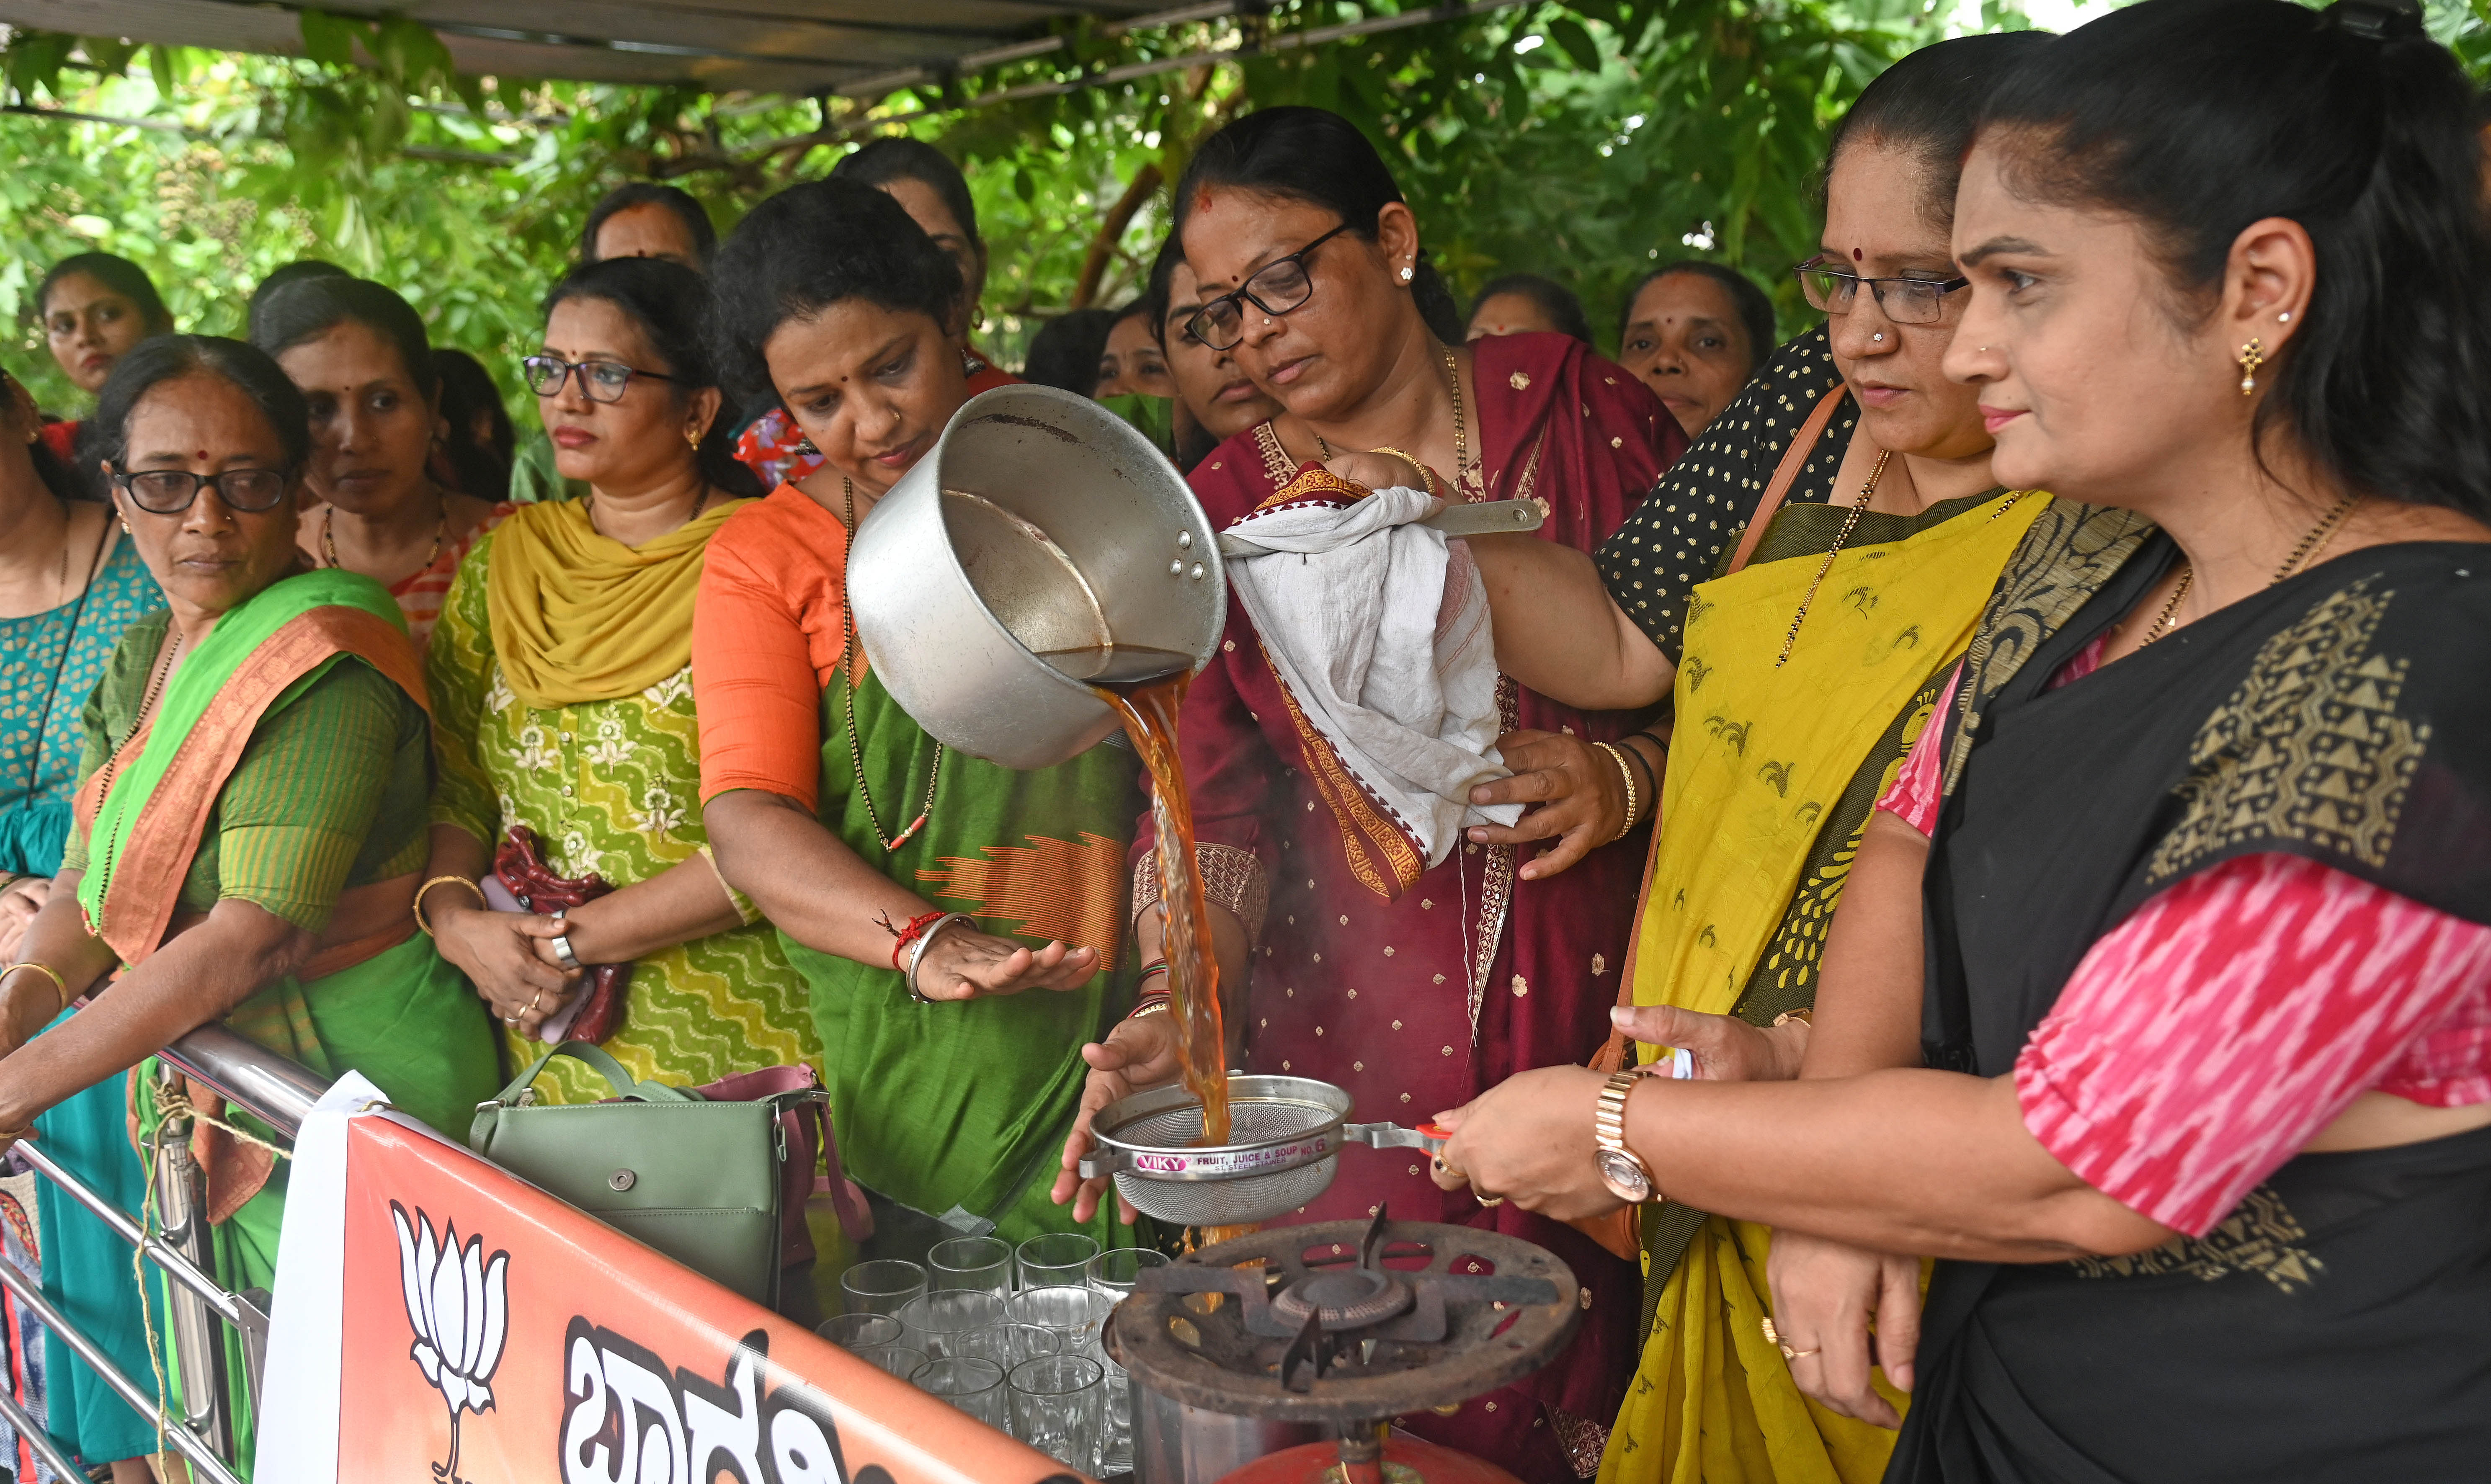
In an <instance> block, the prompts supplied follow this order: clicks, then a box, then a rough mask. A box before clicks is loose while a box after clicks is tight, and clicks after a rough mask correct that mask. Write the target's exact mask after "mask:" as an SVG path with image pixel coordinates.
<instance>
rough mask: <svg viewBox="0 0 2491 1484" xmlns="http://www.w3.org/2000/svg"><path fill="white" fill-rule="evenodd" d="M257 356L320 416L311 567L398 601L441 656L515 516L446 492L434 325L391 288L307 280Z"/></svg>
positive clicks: (257, 338)
mask: <svg viewBox="0 0 2491 1484" xmlns="http://www.w3.org/2000/svg"><path fill="white" fill-rule="evenodd" d="M251 343H253V344H255V345H257V346H258V347H259V348H260V349H262V350H264V351H266V352H268V353H269V354H270V355H272V356H275V357H276V358H277V364H278V365H281V366H283V367H285V374H286V375H288V376H291V377H293V378H294V384H295V385H296V386H298V387H300V388H302V389H303V399H304V401H305V402H307V403H308V404H309V406H310V408H311V441H312V447H313V453H312V456H311V467H310V469H309V470H308V482H309V484H310V486H311V492H312V493H313V494H315V495H317V496H319V497H320V502H321V503H320V505H319V507H318V508H317V509H313V510H312V511H311V512H310V513H309V515H308V518H307V519H306V520H305V521H304V531H303V550H304V554H305V555H306V556H307V557H308V558H309V559H310V561H311V565H312V566H314V567H344V568H345V569H346V570H348V571H355V572H361V573H363V574H364V575H365V576H366V577H369V578H371V579H372V580H373V581H375V582H378V583H380V584H381V585H382V586H384V587H386V588H388V589H389V590H390V597H395V598H396V599H397V606H398V611H400V612H402V613H404V614H405V615H406V626H407V631H408V632H409V633H411V634H413V635H414V636H415V642H416V645H417V647H418V648H422V647H423V646H425V645H426V644H428V643H430V642H431V640H432V627H433V626H434V625H435V624H437V623H439V622H440V620H441V600H442V598H443V597H446V596H448V594H449V592H450V580H451V578H453V577H454V576H456V575H457V572H458V564H459V563H460V562H462V561H464V560H465V559H466V556H467V553H468V552H469V551H470V550H472V549H474V547H475V545H476V542H477V540H478V539H479V538H482V537H483V536H484V533H485V532H487V531H489V530H491V529H492V528H493V527H494V526H496V525H498V524H500V523H501V521H502V519H503V518H504V517H505V516H507V515H509V514H510V513H511V511H512V510H513V509H515V507H513V506H509V505H503V506H492V505H487V504H485V503H484V501H482V500H479V499H477V498H475V497H474V496H472V495H462V494H458V493H456V492H454V491H453V490H449V489H445V488H443V487H442V486H441V485H439V484H437V483H435V482H433V480H432V476H431V473H430V468H431V458H432V453H433V451H434V450H435V449H436V448H438V447H440V446H441V444H442V443H443V442H444V440H445V439H446V438H447V437H449V436H450V429H449V426H448V424H447V423H446V422H444V421H443V419H442V416H441V377H440V375H439V374H438V373H437V372H436V371H435V370H434V369H433V361H432V346H431V344H430V342H429V341H428V340H427V339H426V338H425V333H424V321H423V320H422V319H421V318H419V317H418V316H417V315H416V312H415V310H414V309H413V308H412V307H410V306H408V304H407V302H406V301H405V300H403V299H400V298H399V297H398V296H397V295H396V294H395V293H393V292H391V291H390V290H389V289H387V288H384V287H382V286H381V285H380V284H377V283H366V282H365V281H364V280H363V279H361V278H348V277H343V276H323V277H315V278H303V279H298V280H297V281H295V282H292V283H288V284H285V285H284V286H282V287H280V288H278V290H277V291H276V292H274V293H272V294H270V295H269V296H268V298H266V299H265V300H263V301H261V303H260V306H259V307H258V310H257V312H255V313H254V314H253V315H252V316H251Z"/></svg>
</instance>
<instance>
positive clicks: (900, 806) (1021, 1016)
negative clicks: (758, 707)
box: [780, 669, 1141, 1247]
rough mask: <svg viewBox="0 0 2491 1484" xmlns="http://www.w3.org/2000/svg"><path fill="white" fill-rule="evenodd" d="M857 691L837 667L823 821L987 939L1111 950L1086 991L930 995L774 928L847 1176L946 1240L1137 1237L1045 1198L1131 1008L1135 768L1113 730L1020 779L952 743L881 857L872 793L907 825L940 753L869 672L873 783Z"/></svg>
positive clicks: (889, 816) (884, 811) (865, 704)
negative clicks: (1111, 1038) (1106, 1037)
mask: <svg viewBox="0 0 2491 1484" xmlns="http://www.w3.org/2000/svg"><path fill="white" fill-rule="evenodd" d="M847 684H848V682H847V679H846V672H845V671H844V670H843V671H842V672H841V673H840V677H839V679H838V680H836V681H835V682H834V683H833V684H832V685H831V687H830V689H829V690H828V691H826V692H825V693H824V695H823V698H822V737H823V743H822V791H821V808H820V817H821V820H822V823H823V824H825V825H827V826H829V827H830V829H831V830H832V832H833V833H835V834H836V835H837V836H838V837H839V838H840V839H841V840H842V841H844V842H845V843H846V844H847V846H848V848H849V849H851V850H853V851H855V852H856V853H857V854H858V855H860V856H862V857H864V858H865V860H867V861H868V862H870V863H872V864H873V865H875V866H876V867H878V868H880V869H882V870H884V871H887V872H889V873H890V875H891V876H892V878H893V879H894V880H895V881H898V882H900V883H902V884H903V885H906V886H909V887H914V888H915V889H917V890H919V891H921V892H923V893H924V895H925V896H926V897H927V898H928V899H929V900H931V901H932V902H933V903H934V905H936V906H937V907H942V908H945V909H947V910H950V911H954V912H963V913H967V914H969V915H970V916H971V917H975V918H977V919H978V926H979V927H981V928H982V929H983V930H985V931H987V932H990V933H995V934H998V935H1001V936H1005V937H1010V938H1014V939H1017V940H1019V941H1020V942H1022V943H1025V944H1028V945H1029V946H1032V947H1041V946H1045V945H1046V944H1047V943H1048V942H1050V941H1052V940H1056V939H1061V940H1063V941H1064V942H1066V943H1068V944H1072V945H1075V946H1089V947H1095V948H1097V949H1099V954H1100V957H1101V961H1102V962H1101V968H1100V972H1099V974H1098V975H1096V976H1094V977H1093V978H1092V979H1091V981H1090V982H1089V983H1088V984H1085V985H1083V986H1082V987H1081V988H1079V989H1075V990H1064V991H1055V990H1040V989H1034V990H1029V991H1027V992H1025V993H1022V994H1018V995H1011V996H1004V997H1000V998H995V999H981V1000H972V1001H968V1002H965V1003H951V1004H918V1003H917V1002H916V1001H915V1000H913V999H911V998H910V996H909V993H908V988H907V986H906V984H905V983H903V982H902V981H901V977H900V975H898V974H896V973H894V971H892V970H891V969H889V968H886V967H883V966H881V965H875V964H860V963H857V962H854V961H853V960H850V959H844V958H838V957H835V956H834V955H831V954H827V953H821V952H817V951H815V950H813V949H811V948H807V947H806V946H803V945H802V944H799V943H796V942H795V941H793V940H792V939H788V938H787V937H786V936H785V935H784V934H781V935H780V942H781V943H782V944H783V945H784V946H785V947H786V950H787V957H788V958H789V959H790V960H791V961H793V962H794V964H795V965H796V967H797V968H798V969H799V970H800V971H802V972H803V973H804V975H805V977H806V982H807V983H808V985H809V986H810V989H811V999H812V1010H813V1021H814V1024H815V1025H816V1026H817V1027H818V1028H819V1030H820V1033H821V1041H822V1045H823V1047H824V1048H825V1057H824V1060H825V1062H826V1070H827V1071H828V1073H829V1083H830V1089H831V1106H832V1107H834V1108H835V1109H836V1110H837V1117H838V1138H839V1155H840V1158H841V1159H842V1160H844V1161H845V1163H846V1166H847V1172H848V1174H849V1175H851V1176H853V1177H854V1178H856V1179H857V1180H858V1181H859V1182H860V1183H862V1184H864V1185H865V1187H866V1188H867V1189H868V1190H871V1191H873V1192H875V1193H877V1194H879V1195H881V1196H883V1197H885V1198H886V1199H888V1200H889V1201H891V1202H893V1203H895V1204H896V1205H898V1206H900V1207H903V1208H908V1209H910V1210H914V1211H919V1212H923V1213H924V1214H925V1215H927V1216H930V1217H932V1218H934V1220H935V1222H936V1223H937V1224H939V1226H940V1227H942V1228H944V1229H947V1234H948V1235H955V1236H976V1235H982V1234H985V1233H992V1234H994V1235H995V1236H998V1237H1003V1238H1004V1239H1006V1240H1008V1241H1013V1242H1018V1241H1020V1240H1021V1239H1023V1238H1025V1237H1033V1236H1036V1235H1038V1234H1039V1233H1040V1232H1064V1231H1082V1232H1087V1233H1088V1234H1089V1235H1091V1236H1093V1237H1097V1238H1098V1239H1099V1244H1100V1245H1101V1246H1104V1247H1120V1246H1129V1245H1132V1242H1133V1232H1132V1228H1131V1227H1129V1226H1128V1225H1126V1224H1125V1223H1124V1222H1122V1221H1121V1220H1119V1219H1118V1218H1117V1214H1116V1210H1115V1203H1114V1202H1113V1201H1109V1202H1106V1203H1104V1205H1103V1206H1102V1208H1100V1210H1099V1213H1098V1215H1097V1216H1095V1217H1094V1218H1093V1219H1092V1220H1091V1221H1090V1222H1088V1223H1087V1224H1086V1225H1085V1224H1078V1223H1075V1222H1074V1221H1073V1220H1072V1214H1071V1208H1070V1207H1069V1206H1061V1207H1060V1206H1057V1205H1055V1204H1054V1203H1053V1202H1052V1201H1051V1200H1050V1199H1049V1198H1048V1197H1049V1190H1050V1188H1051V1187H1052V1185H1053V1182H1054V1177H1055V1172H1056V1169H1057V1161H1058V1160H1059V1158H1060V1157H1061V1155H1062V1153H1063V1149H1064V1140H1065V1137H1066V1135H1067V1134H1069V1133H1070V1131H1071V1126H1072V1120H1073V1118H1074V1116H1075V1114H1076V1113H1077V1112H1078V1110H1079V1108H1080V1103H1081V1088H1082V1083H1083V1081H1084V1079H1085V1076H1086V1074H1087V1072H1088V1066H1087V1063H1085V1062H1082V1060H1081V1058H1080V1057H1079V1056H1078V1055H1077V1052H1078V1050H1079V1048H1080V1047H1081V1045H1082V1044H1083V1043H1084V1042H1086V1041H1093V1040H1097V1039H1099V1037H1100V1036H1102V1035H1103V1034H1104V1033H1106V1032H1107V1030H1108V1029H1109V1028H1110V1027H1112V1026H1113V1025H1114V1024H1115V1023H1116V1020H1117V1019H1118V1018H1119V1017H1120V1016H1122V1015H1123V1014H1124V1012H1125V1011H1126V1009H1127V1008H1128V1007H1129V1006H1130V1004H1131V1003H1132V981H1133V974H1134V969H1135V965H1134V964H1133V963H1132V962H1131V955H1130V952H1129V950H1128V946H1127V944H1126V932H1125V902H1126V896H1127V887H1126V867H1125V852H1126V845H1127V842H1128V841H1129V840H1130V839H1131V838H1132V832H1133V821H1134V819H1135V817H1136V816H1137V814H1138V812H1139V810H1140V807H1141V795H1140V790H1139V789H1138V787H1137V786H1136V782H1135V780H1136V778H1137V777H1138V775H1139V772H1140V764H1139V762H1138V761H1137V760H1136V759H1135V758H1134V756H1133V754H1132V752H1131V751H1130V750H1129V749H1128V748H1126V747H1123V746H1120V745H1113V744H1107V743H1101V744H1100V745H1099V746H1096V747H1093V748H1091V749H1090V750H1089V751H1087V752H1085V753H1083V754H1081V755H1080V756H1079V757H1077V758H1074V759H1073V760H1071V761H1070V762H1069V763H1061V764H1058V765H1057V766H1055V767H1053V768H1048V769H1042V770H1040V771H1034V772H1018V771H1013V770H1011V769H1008V768H999V767H997V766H996V765H994V764H992V763H987V762H982V761H981V760H979V759H977V758H972V757H967V756H964V755H963V754H960V753H957V752H953V751H952V750H950V749H948V748H943V749H940V750H941V756H942V776H941V778H940V779H939V781H938V782H937V783H936V785H935V788H934V793H933V806H932V808H931V809H930V810H928V812H927V815H926V819H925V824H924V827H923V829H920V830H918V831H917V833H916V834H914V835H912V836H910V837H909V838H908V839H907V840H906V841H905V842H904V843H902V844H901V845H900V846H899V848H898V849H896V850H892V851H885V850H884V849H883V847H882V839H881V838H877V835H876V830H875V826H874V824H873V822H872V820H871V819H870V818H869V817H868V815H867V810H866V803H865V793H869V794H870V796H871V799H872V801H873V805H874V807H875V808H876V809H877V810H878V811H879V812H880V814H881V819H882V828H883V829H885V830H893V831H896V830H904V829H906V828H907V825H908V822H909V821H910V820H913V819H915V818H916V815H917V810H918V809H919V808H920V807H921V806H923V804H924V803H925V799H926V778H927V774H928V772H929V771H930V770H931V769H932V768H933V767H934V766H935V755H936V752H937V750H938V748H937V744H936V743H935V742H934V739H932V738H931V737H928V736H926V735H925V732H924V729H923V728H922V727H920V726H918V724H917V723H916V722H915V721H914V720H912V719H910V717H909V715H908V713H906V712H903V711H901V710H900V708H899V703H898V702H896V701H894V700H893V699H892V696H891V693H890V692H889V691H888V690H885V689H884V688H883V685H882V682H881V680H880V679H879V678H878V677H876V676H875V675H874V674H873V673H872V671H871V670H870V669H868V670H867V672H866V674H865V684H863V685H862V686H860V687H858V689H857V692H856V729H857V742H858V744H859V746H858V750H859V752H860V753H861V754H862V756H863V759H864V764H865V792H862V793H861V792H860V790H859V788H858V786H857V781H858V780H857V776H856V773H857V770H856V768H855V767H854V766H853V765H852V763H851V761H850V754H849V748H848V733H847V717H846V710H845V699H846V697H845V690H846V686H847ZM885 837H887V836H885Z"/></svg>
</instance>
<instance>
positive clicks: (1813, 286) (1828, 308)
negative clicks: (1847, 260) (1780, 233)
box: [1791, 258, 1972, 325]
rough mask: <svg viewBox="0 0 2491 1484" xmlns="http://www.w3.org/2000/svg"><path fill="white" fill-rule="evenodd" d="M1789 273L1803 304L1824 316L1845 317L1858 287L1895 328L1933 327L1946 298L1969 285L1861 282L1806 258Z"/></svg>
mask: <svg viewBox="0 0 2491 1484" xmlns="http://www.w3.org/2000/svg"><path fill="white" fill-rule="evenodd" d="M1791 272H1793V273H1795V274H1797V275H1799V285H1800V288H1801V290H1802V292H1804V293H1805V294H1806V295H1807V302H1808V303H1809V304H1812V305H1814V306H1816V307H1818V308H1820V309H1823V310H1824V311H1825V312H1826V313H1828V314H1848V313H1850V312H1851V306H1853V305H1854V304H1857V303H1858V302H1859V300H1860V286H1861V284H1863V283H1864V284H1866V285H1868V291H1869V292H1870V293H1872V294H1874V295H1876V296H1877V307H1878V308H1880V309H1883V310H1884V311H1885V312H1886V317H1887V318H1888V319H1890V320H1892V321H1893V322H1894V323H1895V324H1897V325H1934V324H1936V323H1937V322H1938V320H1939V319H1940V318H1942V317H1944V315H1945V314H1946V301H1947V296H1948V295H1949V294H1951V293H1953V292H1954V291H1955V290H1957V289H1960V288H1963V287H1965V286H1967V285H1969V284H1970V283H1971V282H1972V280H1971V279H1970V278H1863V277H1861V276H1859V275H1858V274H1849V273H1844V272H1843V271H1842V270H1841V269H1839V268H1830V267H1827V266H1826V264H1825V263H1824V261H1823V260H1821V259H1818V258H1810V259H1808V260H1807V261H1806V262H1804V263H1802V264H1800V265H1799V266H1798V267H1797V268H1794V269H1792V270H1791Z"/></svg>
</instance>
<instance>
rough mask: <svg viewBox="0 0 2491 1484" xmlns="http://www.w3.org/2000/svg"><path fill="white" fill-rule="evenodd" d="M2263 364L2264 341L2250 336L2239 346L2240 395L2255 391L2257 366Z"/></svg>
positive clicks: (2264, 354) (2264, 362) (2264, 353)
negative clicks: (2247, 341)
mask: <svg viewBox="0 0 2491 1484" xmlns="http://www.w3.org/2000/svg"><path fill="white" fill-rule="evenodd" d="M2264 364H2266V342H2265V341H2264V340H2261V339H2258V338H2256V337H2255V336H2251V337H2250V339H2249V343H2247V344H2246V345H2243V346H2242V347H2241V395H2242V396H2247V395H2248V394H2249V393H2253V392H2255V391H2257V371H2258V367H2259V366H2262V365H2264Z"/></svg>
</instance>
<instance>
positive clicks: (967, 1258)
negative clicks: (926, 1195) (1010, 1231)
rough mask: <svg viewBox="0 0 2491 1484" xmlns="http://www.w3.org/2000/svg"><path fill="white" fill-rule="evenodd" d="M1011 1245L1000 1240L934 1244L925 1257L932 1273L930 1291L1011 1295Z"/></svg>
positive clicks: (964, 1239)
mask: <svg viewBox="0 0 2491 1484" xmlns="http://www.w3.org/2000/svg"><path fill="white" fill-rule="evenodd" d="M1011 1260H1012V1249H1011V1243H1010V1242H1008V1241H1005V1240H1004V1239H1003V1238H1002V1237H952V1239H951V1240H950V1241H938V1242H936V1243H935V1244H934V1245H933V1246H932V1247H930V1248H928V1249H927V1250H926V1253H925V1261H926V1264H927V1265H928V1266H931V1267H932V1268H933V1269H934V1279H933V1282H932V1283H931V1284H930V1285H928V1286H929V1287H930V1288H932V1289H934V1290H936V1291H938V1292H939V1291H941V1290H943V1289H953V1288H970V1289H983V1290H985V1291H986V1292H987V1293H989V1294H1009V1293H1011V1291H1012V1266H1011Z"/></svg>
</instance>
